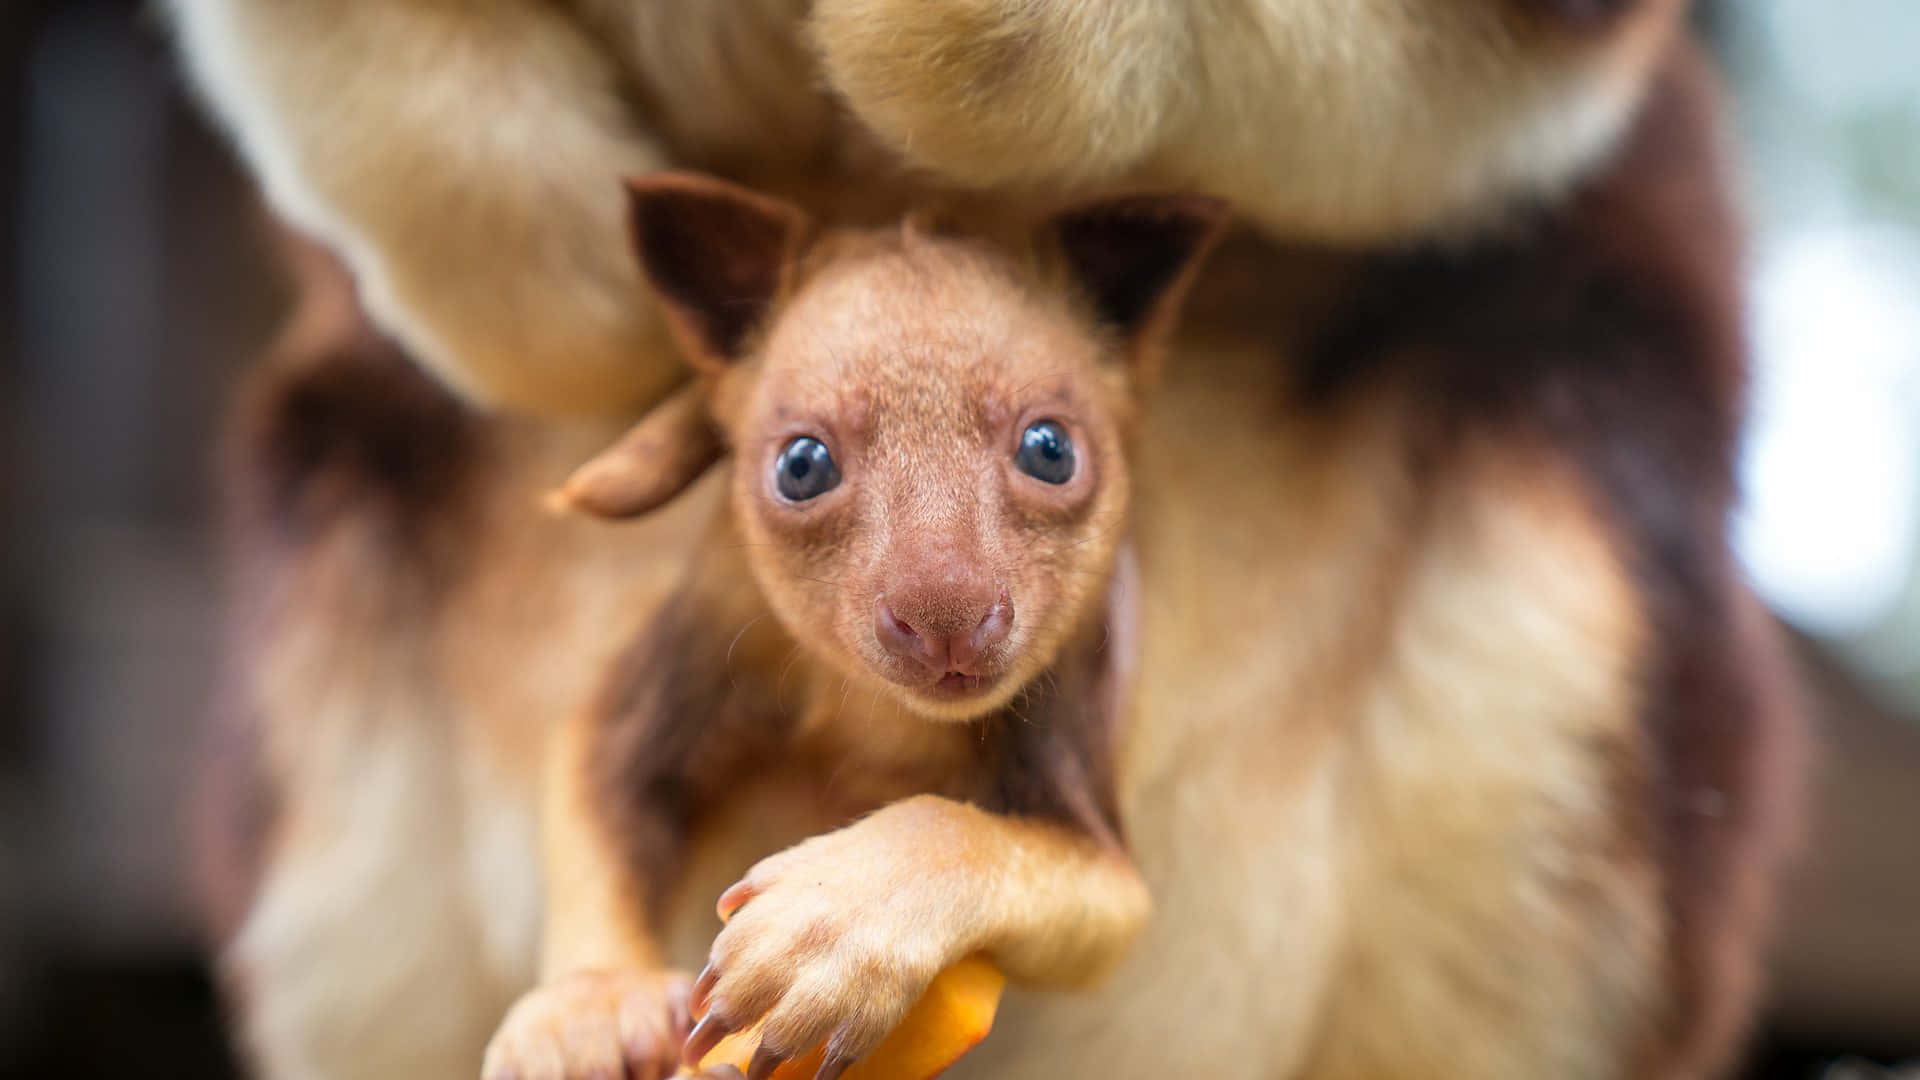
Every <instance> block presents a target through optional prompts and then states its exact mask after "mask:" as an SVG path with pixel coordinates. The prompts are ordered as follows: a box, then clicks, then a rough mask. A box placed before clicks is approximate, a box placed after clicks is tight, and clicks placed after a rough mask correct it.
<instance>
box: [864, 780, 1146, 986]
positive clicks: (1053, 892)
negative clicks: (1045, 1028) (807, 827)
mask: <svg viewBox="0 0 1920 1080" xmlns="http://www.w3.org/2000/svg"><path fill="white" fill-rule="evenodd" d="M889 817H891V819H892V820H891V821H888V822H887V823H888V824H889V825H890V826H891V827H892V828H894V829H897V830H898V832H899V833H900V834H901V835H904V836H906V837H910V838H911V842H913V843H916V844H919V845H923V846H924V849H925V850H927V851H929V852H930V854H928V855H927V856H925V857H924V858H922V859H919V860H914V861H915V862H919V863H921V865H920V866H917V867H911V864H909V865H910V867H911V870H912V873H913V874H914V876H915V877H916V878H917V879H918V883H917V884H916V886H915V887H916V888H923V889H928V890H933V891H938V892H940V893H944V894H946V895H949V896H952V897H955V898H957V899H956V900H955V902H954V907H955V909H957V910H961V911H965V912H968V913H969V914H968V915H966V916H964V917H962V918H960V919H959V920H957V922H956V925H955V927H954V933H953V942H952V948H953V950H954V952H955V953H957V954H961V955H964V954H965V953H967V952H971V951H979V950H984V951H985V952H987V953H988V954H989V955H991V956H992V957H993V959H994V961H995V962H996V963H997V964H999V965H1000V967H1001V968H1002V969H1003V970H1005V971H1006V972H1007V974H1008V975H1010V976H1012V977H1013V978H1014V979H1016V980H1018V981H1021V982H1025V983H1030V984H1036V985H1043V986H1073V985H1079V984H1084V983H1086V982H1089V981H1091V980H1093V979H1096V978H1098V977H1099V976H1100V975H1101V974H1103V973H1104V972H1105V971H1106V970H1107V969H1108V968H1110V967H1111V966H1112V965H1113V964H1114V963H1115V962H1116V961H1117V960H1118V959H1119V958H1120V956H1121V955H1122V954H1123V953H1124V952H1125V951H1126V948H1127V946H1128V945H1130V944H1131V943H1132V941H1133V939H1134V937H1135V936H1136V935H1137V934H1138V933H1139V930H1140V928H1141V926H1142V925H1143V924H1144V923H1145V922H1146V919H1147V915H1148V913H1149V911H1150V910H1151V907H1152V901H1151V898H1150V897H1149V896H1148V893H1147V887H1146V883H1145V882H1144V881H1143V880H1142V879H1141V877H1140V874H1139V872H1138V870H1136V869H1135V867H1134V865H1133V862H1132V860H1131V859H1129V858H1128V857H1127V855H1126V854H1125V853H1124V852H1122V851H1120V850H1119V849H1117V848H1116V847H1114V846H1113V845H1112V844H1110V843H1108V842H1105V841H1102V840H1099V839H1096V838H1094V837H1092V836H1090V835H1088V834H1087V833H1086V832H1084V831H1082V830H1080V829H1077V828H1074V827H1072V826H1069V825H1065V824H1060V823H1056V822H1054V821H1050V820H1041V819H1031V818H1019V817H1012V816H1007V815H1003V814H998V813H993V812H990V811H987V810H982V809H980V808H979V807H975V806H970V805H967V804H964V803H958V802H954V801H951V800H948V799H942V798H937V797H934V796H918V797H915V798H912V799H907V800H904V801H902V802H899V803H895V804H894V805H893V806H890V807H888V808H887V809H886V810H883V811H881V812H880V813H879V814H876V815H875V816H874V818H872V819H869V821H874V822H879V821H886V820H887V819H888V818H889ZM958 958H959V956H958V955H955V956H952V957H949V960H953V959H958Z"/></svg>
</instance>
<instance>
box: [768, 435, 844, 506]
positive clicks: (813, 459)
mask: <svg viewBox="0 0 1920 1080" xmlns="http://www.w3.org/2000/svg"><path fill="white" fill-rule="evenodd" d="M773 483H774V487H776V488H778V489H779V490H780V494H781V495H782V496H783V497H785V498H787V499H789V500H791V501H793V502H806V501H807V500H808V499H813V498H818V497H819V496H821V495H825V494H826V493H827V492H829V491H832V490H833V489H834V488H836V487H838V486H840V466H838V465H835V464H834V463H833V455H832V454H831V453H828V452H827V444H825V443H823V442H821V441H820V440H819V439H811V438H808V437H807V436H805V435H802V436H800V437H799V438H797V439H795V440H793V441H792V442H790V443H788V444H787V445H786V447H785V449H783V450H781V451H780V456H779V457H778V458H776V459H775V460H774V463H773Z"/></svg>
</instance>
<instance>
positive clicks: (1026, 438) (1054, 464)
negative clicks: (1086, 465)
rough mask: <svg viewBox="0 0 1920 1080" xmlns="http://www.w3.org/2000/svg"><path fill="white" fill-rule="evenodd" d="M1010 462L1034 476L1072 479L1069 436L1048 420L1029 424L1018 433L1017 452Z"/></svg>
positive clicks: (1059, 480)
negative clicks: (1018, 448) (1018, 445)
mask: <svg viewBox="0 0 1920 1080" xmlns="http://www.w3.org/2000/svg"><path fill="white" fill-rule="evenodd" d="M1013 463H1014V464H1015V465H1018V466H1020V471H1021V472H1023V473H1026V474H1027V475H1028V476H1031V477H1033V478H1034V479H1035V480H1043V481H1045V482H1047V483H1049V484H1064V483H1066V482H1067V481H1068V480H1071V479H1073V440H1072V439H1069V438H1067V429H1066V428H1063V427H1061V426H1060V425H1059V424H1057V423H1055V422H1054V421H1052V420H1042V421H1040V422H1038V423H1035V424H1030V425H1028V427H1027V430H1025V431H1023V432H1021V433H1020V452H1019V453H1017V454H1015V455H1014V456H1013Z"/></svg>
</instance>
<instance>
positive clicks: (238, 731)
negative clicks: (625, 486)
mask: <svg viewBox="0 0 1920 1080" xmlns="http://www.w3.org/2000/svg"><path fill="white" fill-rule="evenodd" d="M300 340H306V339H300ZM301 349H302V350H303V351H301V352H299V353H294V354H283V355H280V356H277V357H275V358H274V359H272V360H270V361H269V362H268V363H267V364H265V365H264V366H263V367H262V368H261V370H260V371H259V372H257V373H256V374H255V375H254V376H253V377H252V380H251V382H250V383H249V384H248V385H247V386H246V387H245V388H244V389H243V392H242V397H241V400H240V402H239V407H238V408H237V409H236V410H235V412H234V414H233V419H232V421H231V424H232V426H231V427H230V428H229V430H228V431H227V432H226V446H225V456H224V461H223V463H222V465H223V468H222V473H223V475H222V483H223V487H224V492H223V495H224V500H223V501H224V503H225V506H226V511H227V514H226V517H227V520H226V522H225V527H226V535H225V537H224V541H225V546H226V548H227V560H226V561H227V564H228V570H229V576H228V585H227V597H226V624H227V625H226V628H225V633H226V637H227V642H228V644H227V647H226V648H225V649H224V650H223V657H222V670H221V672H220V675H219V690H218V693H219V698H218V700H217V701H216V702H215V707H214V710H213V711H214V715H213V716H212V717H211V718H210V721H209V727H208V729H207V731H206V734H205V737H204V742H203V752H202V754H201V758H200V763H199V768H200V777H201V783H200V785H199V787H198V789H197V790H196V792H195V795H194V805H193V807H192V812H193V814H194V822H193V825H194V830H195V844H196V851H195V857H196V860H197V863H198V867H197V875H196V877H197V882H198V886H199V891H200V901H201V904H202V908H203V911H204V913H205V915H206V918H207V921H208V928H209V931H210V932H211V934H212V935H213V937H214V939H215V940H216V941H225V940H226V939H227V937H228V936H229V935H230V934H232V933H233V932H234V931H235V930H237V929H238V928H239V925H240V920H241V919H242V918H244V916H245V913H246V911H247V908H248V906H249V905H250V904H251V902H252V900H253V895H254V891H255V889H256V888H257V886H258V883H259V879H260V877H261V875H262V874H263V873H264V872H265V869H266V863H267V861H268V860H269V859H270V858H271V851H270V847H271V844H272V837H273V833H274V825H275V821H276V819H277V817H278V815H279V812H280V806H279V794H278V792H277V790H276V788H275V786H274V781H273V778H272V777H271V776H270V775H269V773H268V762H267V761H266V759H265V756H264V744H265V736H266V733H265V731H264V730H263V727H262V725H263V724H264V723H266V721H267V718H266V716H265V714H264V712H263V708H262V706H263V703H261V702H260V701H258V700H257V699H256V697H255V693H256V691H255V690H254V687H253V681H252V673H253V670H254V668H255V666H256V664H257V662H258V660H259V658H260V656H261V653H262V650H263V649H265V648H267V647H269V643H270V642H271V641H272V640H273V639H274V636H275V635H276V633H278V631H279V628H280V626H281V624H282V623H283V622H284V621H286V620H288V619H296V620H308V621H309V622H319V623H322V624H324V622H325V620H326V617H327V613H326V612H325V611H319V610H313V609H312V608H311V607H309V608H307V609H305V610H297V611H289V610H287V605H288V603H289V595H290V588H291V587H292V586H293V585H294V583H295V582H296V581H297V580H298V579H299V577H300V576H301V574H302V571H303V570H304V569H305V568H307V567H308V566H309V565H311V564H312V563H313V562H314V561H315V560H316V559H318V556H317V554H316V552H317V551H318V548H319V546H320V545H321V544H323V543H324V542H325V540H326V538H327V537H329V536H331V535H333V533H334V530H336V529H344V528H360V529H372V530H373V531H374V534H375V535H376V536H377V537H379V538H380V540H381V541H382V542H381V544H380V550H379V554H380V555H382V556H384V557H386V558H389V559H390V560H391V565H389V566H386V567H379V566H368V567H366V568H365V576H364V577H362V578H359V579H356V580H355V581H353V582H350V583H339V584H341V585H343V587H361V588H369V589H380V590H383V591H384V593H386V594H390V595H391V598H392V602H393V603H394V604H395V605H404V604H407V603H411V602H418V601H420V600H421V599H422V596H421V594H420V593H419V592H416V591H414V590H415V589H424V590H426V591H428V592H430V591H431V590H432V589H433V588H434V587H435V586H436V585H437V584H438V583H440V582H443V581H444V580H445V579H446V576H447V575H448V574H449V573H450V572H451V571H452V564H453V562H454V560H453V559H452V558H451V552H452V551H453V550H454V546H453V545H452V544H450V543H447V542H445V541H446V540H447V539H448V538H449V530H450V528H451V527H452V526H454V525H456V524H457V523H458V522H459V520H460V519H461V518H462V511H463V510H464V508H465V507H467V506H468V505H469V501H470V498H471V485H472V484H473V483H474V480H475V477H474V474H475V472H476V468H477V465H478V462H479V460H480V458H481V456H482V453H483V449H484V445H485V439H484V422H483V421H482V420H481V419H480V418H478V417H476V416H474V415H472V414H470V413H468V412H467V411H466V410H465V409H464V408H463V407H462V406H461V405H460V404H459V403H458V402H457V401H455V399H454V398H453V397H452V396H451V395H450V394H448V393H447V392H446V391H445V390H443V389H442V388H441V387H440V386H439V385H438V384H436V383H434V382H433V381H431V380H430V379H429V378H428V377H427V376H426V375H424V374H422V373H421V372H420V371H419V370H418V369H417V368H416V367H415V366H414V365H413V364H412V363H411V361H409V360H408V359H407V357H406V356H405V355H404V354H403V353H401V352H400V350H399V349H398V348H397V347H396V346H394V345H392V344H391V343H389V342H386V341H384V340H381V339H379V338H376V337H373V336H371V335H370V334H367V333H366V332H364V329H363V328H355V327H348V326H341V327H335V328H329V332H328V333H326V334H323V335H321V339H320V340H318V341H316V342H314V343H313V344H309V345H303V346H301ZM403 585H404V586H407V587H406V588H402V587H401V586H403ZM314 599H315V598H314V597H312V596H307V597H306V598H305V602H307V603H309V604H311V603H312V602H313V601H314ZM398 610H399V608H398V606H396V612H397V611H398Z"/></svg>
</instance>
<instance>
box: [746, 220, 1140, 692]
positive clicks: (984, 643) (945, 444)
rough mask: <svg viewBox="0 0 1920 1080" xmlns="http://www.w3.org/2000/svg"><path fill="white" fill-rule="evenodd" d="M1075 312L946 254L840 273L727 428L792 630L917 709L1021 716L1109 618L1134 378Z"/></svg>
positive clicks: (764, 360)
mask: <svg viewBox="0 0 1920 1080" xmlns="http://www.w3.org/2000/svg"><path fill="white" fill-rule="evenodd" d="M1107 350H1108V346H1107V345H1106V344H1105V343H1104V342H1103V340H1102V339H1101V338H1100V337H1099V336H1098V335H1096V334H1095V333H1094V332H1093V331H1092V330H1091V329H1089V328H1088V327H1086V326H1085V325H1083V324H1082V323H1080V322H1079V321H1077V320H1076V319H1075V318H1074V317H1073V316H1071V315H1070V314H1069V313H1068V311H1067V309H1066V307H1065V306H1064V305H1063V304H1060V303H1058V302H1049V301H1048V300H1046V299H1045V298H1041V297H1036V296H1033V295H1030V290H1025V289H1022V288H1020V287H1018V286H1017V285H1016V284H1014V282H1013V281H1012V279H1011V278H1009V277H1008V276H1006V275H1005V273H1004V272H1002V271H1000V270H999V269H997V268H996V267H995V266H994V265H992V264H990V263H988V262H986V261H985V260H983V259H980V258H978V257H976V256H975V255H973V254H971V253H970V252H968V251H967V250H965V249H964V248H960V247H958V246H956V245H951V244H945V243H942V242H939V241H933V240H924V239H923V240H920V241H918V242H915V243H911V244H908V245H907V246H906V247H905V249H904V250H887V251H881V252H875V253H872V254H870V255H868V256H865V257H863V258H861V259H858V260H854V261H852V262H851V263H850V264H847V265H841V264H835V265H833V266H830V267H829V268H828V269H827V270H825V271H823V272H822V273H821V274H820V275H818V276H817V277H816V278H814V279H813V280H812V281H810V282H808V283H807V284H806V285H805V286H804V287H802V288H801V289H800V290H799V292H798V293H797V295H795V296H794V297H793V298H792V300H791V301H790V302H789V303H788V304H787V305H785V307H784V310H783V311H782V313H781V314H780V316H779V317H778V318H777V319H775V320H774V323H773V325H772V327H771V328H770V332H769V333H768V336H767V338H766V341H765V343H764V345H763V347H762V349H761V350H760V354H759V357H758V361H757V363H756V364H754V365H753V366H752V368H751V369H750V371H748V372H744V373H743V376H744V378H745V379H746V380H748V381H750V385H749V386H748V387H746V388H745V389H744V390H743V391H742V393H741V396H740V399H739V402H738V408H737V410H736V411H735V414H734V418H733V419H732V420H731V421H730V422H729V424H728V427H729V429H730V435H731V441H732V442H733V444H734V453H735V467H734V499H735V507H736V511H737V515H738V520H739V521H740V522H741V523H742V528H743V529H744V531H745V532H746V534H747V535H746V540H747V541H748V544H749V547H748V551H749V554H750V556H751V562H752V565H753V567H754V571H755V574H756V576H757V578H758V579H759V581H760V584H761V587H762V589H763V590H764V591H765V592H766V594H767V595H768V597H769V598H770V600H771V601H772V604H773V607H774V609H775V611H776V612H777V614H778V616H779V617H780V619H781V620H782V622H783V623H784V624H785V626H786V628H787V630H788V631H789V632H790V633H791V634H792V635H793V636H794V638H795V639H796V640H797V641H799V642H800V643H801V645H802V646H803V647H805V648H808V649H810V650H811V651H813V652H814V653H815V654H816V655H818V656H820V657H821V658H823V659H824V660H826V661H827V662H828V663H830V664H832V665H833V666H834V667H836V668H837V669H839V670H840V672H841V673H842V674H844V675H846V676H848V677H849V678H852V679H854V680H856V681H858V682H865V683H868V684H870V685H877V686H880V687H883V688H885V689H886V690H887V691H888V692H890V693H891V694H892V695H893V696H894V697H895V698H896V700H898V701H899V702H900V703H901V704H903V705H904V706H906V708H907V709H908V710H909V711H911V712H913V713H916V714H919V715H922V716H926V717H930V718H937V719H952V720H961V719H968V718H972V717H976V716H979V715H981V714H983V713H985V712H988V711H990V710H992V709H994V708H998V707H1000V706H1002V705H1004V704H1006V703H1007V702H1008V701H1010V700H1011V699H1012V698H1013V697H1014V696H1015V695H1016V694H1017V693H1018V692H1019V690H1020V689H1021V687H1022V686H1024V685H1025V684H1026V683H1028V682H1029V681H1031V680H1032V679H1033V678H1035V677H1036V676H1038V675H1039V674H1040V672H1041V671H1042V670H1044V669H1045V668H1046V667H1047V666H1048V665H1049V664H1050V663H1052V662H1053V661H1054V659H1056V657H1057V655H1058V653H1059V651H1060V649H1061V648H1062V646H1063V645H1064V643H1065V641H1066V639H1067V637H1068V636H1069V635H1070V634H1071V633H1072V632H1073V631H1074V630H1075V629H1076V628H1077V627H1081V626H1083V625H1085V623H1086V620H1088V619H1090V618H1094V617H1098V611H1099V609H1100V607H1101V600H1102V598H1103V596H1104V593H1105V587H1106V580H1107V577H1108V573H1109V571H1110V569H1111V566H1112V560H1113V553H1114V547H1115V544H1116V542H1117V538H1118V537H1119V536H1120V534H1121V532H1122V531H1123V519H1124V518H1125V515H1126V507H1127V475H1126V468H1125V462H1124V459H1123V454H1122V448H1121V425H1122V423H1123V413H1124V410H1125V409H1126V407H1127V404H1126V396H1125V380H1126V375H1125V368H1124V364H1123V363H1121V362H1120V361H1119V360H1118V359H1117V358H1115V357H1114V356H1112V355H1110V354H1109V352H1108V351H1107Z"/></svg>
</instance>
